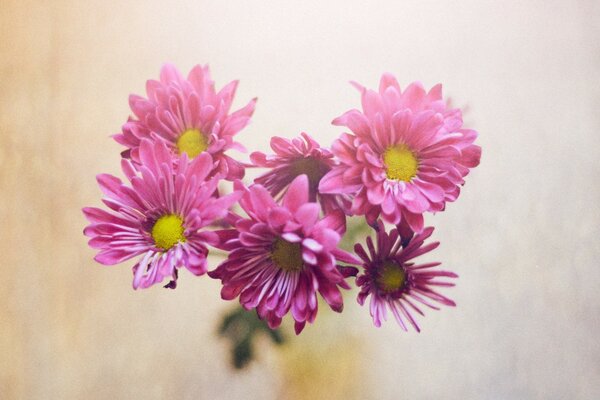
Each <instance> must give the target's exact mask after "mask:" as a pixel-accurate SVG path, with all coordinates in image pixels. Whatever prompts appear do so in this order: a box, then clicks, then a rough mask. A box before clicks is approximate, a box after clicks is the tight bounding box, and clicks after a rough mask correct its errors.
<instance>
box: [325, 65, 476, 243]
mask: <svg viewBox="0 0 600 400" xmlns="http://www.w3.org/2000/svg"><path fill="white" fill-rule="evenodd" d="M355 86H357V87H358V88H359V90H360V91H361V93H362V108H363V110H362V111H359V110H350V111H348V112H346V113H345V114H343V115H342V116H340V117H338V118H336V119H335V120H334V121H333V124H334V125H344V126H346V127H348V128H349V129H350V130H351V131H352V132H353V134H349V133H343V134H342V135H341V137H340V138H339V139H337V140H336V141H335V142H334V144H333V146H332V151H333V153H334V154H335V155H336V156H337V157H338V158H339V160H340V165H339V166H336V167H334V168H333V169H332V170H331V171H330V172H329V173H328V174H327V175H325V176H324V177H323V178H322V179H321V182H320V184H319V190H320V192H321V193H331V194H353V195H355V197H354V201H353V203H352V213H354V214H356V215H365V216H366V218H367V221H368V222H369V223H370V224H371V225H374V224H375V221H376V220H377V218H379V216H381V217H382V218H383V219H384V220H385V221H387V222H390V223H393V224H400V223H404V224H405V225H408V226H410V228H411V229H412V230H413V231H416V232H418V231H420V230H422V229H423V213H424V212H427V211H432V212H435V211H441V210H443V209H444V208H445V204H446V202H448V201H454V200H456V198H457V197H458V195H459V193H460V185H463V184H464V179H463V178H464V177H465V176H466V175H467V174H468V173H469V168H473V167H476V166H477V165H478V164H479V159H480V156H481V148H480V147H479V146H477V145H474V144H473V142H474V140H475V138H476V137H477V132H476V131H474V130H471V129H464V128H462V117H461V112H460V110H457V109H449V108H447V106H446V103H445V102H444V100H443V99H442V91H441V85H437V86H435V87H434V88H433V89H431V90H430V91H429V92H426V91H425V90H424V89H423V86H422V85H421V84H420V83H413V84H411V85H409V86H408V87H407V88H406V90H404V91H403V92H402V91H401V90H400V86H399V85H398V82H397V81H396V79H395V78H394V77H393V76H391V75H389V74H385V75H383V77H382V78H381V83H380V86H379V92H376V91H373V90H368V89H366V88H364V87H362V86H360V85H358V84H355ZM402 220H404V222H402Z"/></svg>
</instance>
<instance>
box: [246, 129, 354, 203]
mask: <svg viewBox="0 0 600 400" xmlns="http://www.w3.org/2000/svg"><path fill="white" fill-rule="evenodd" d="M271 148H272V149H273V151H274V152H275V154H273V155H266V154H264V153H261V152H259V151H255V152H253V153H252V154H251V155H250V160H252V163H253V164H254V165H255V166H258V167H265V168H271V170H270V171H268V172H266V173H265V174H263V175H261V176H259V177H258V178H256V179H255V180H254V182H255V183H258V184H260V185H262V186H264V187H265V188H266V189H267V190H268V191H269V192H271V194H272V195H273V197H280V195H282V194H283V193H284V192H285V190H286V189H287V188H288V186H289V185H290V183H291V182H292V181H293V180H294V179H295V178H296V177H297V176H299V175H302V174H304V175H306V176H307V177H308V199H309V201H311V202H316V201H318V202H319V203H320V204H321V207H322V208H323V212H324V213H325V214H328V213H329V212H331V211H334V210H344V211H345V210H347V211H349V209H350V200H349V197H348V196H347V195H335V194H322V193H319V182H320V181H321V178H322V177H323V176H324V175H325V174H326V173H328V172H329V171H331V169H332V168H333V167H334V166H335V165H337V162H336V161H335V159H334V156H333V153H332V152H331V151H329V150H328V149H325V148H323V147H321V146H320V145H319V143H317V142H316V141H315V140H314V139H313V138H312V137H310V136H309V135H308V134H307V133H304V132H302V133H301V137H296V138H293V139H292V140H289V139H285V138H281V137H277V136H274V137H273V138H271Z"/></svg>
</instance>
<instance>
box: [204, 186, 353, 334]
mask: <svg viewBox="0 0 600 400" xmlns="http://www.w3.org/2000/svg"><path fill="white" fill-rule="evenodd" d="M238 186H239V184H238ZM245 191H246V193H245V195H244V197H243V198H242V199H241V200H240V205H241V206H242V208H243V209H244V211H245V212H246V213H247V214H248V218H240V219H239V220H238V221H237V222H236V223H235V228H234V229H230V230H224V231H221V232H220V235H221V238H222V244H221V246H220V247H221V248H223V249H224V250H228V251H230V253H229V256H228V258H227V260H226V261H225V262H223V263H222V264H221V265H219V267H218V268H217V269H216V270H214V271H211V272H209V276H211V277H213V278H217V279H220V280H221V281H222V283H223V288H222V290H221V297H222V298H223V299H225V300H232V299H234V298H236V297H237V296H239V298H240V303H241V304H242V306H243V307H244V308H245V309H246V310H251V309H256V312H257V314H258V316H259V317H260V318H261V319H265V320H266V321H267V323H268V325H269V327H271V328H276V327H278V326H279V324H280V323H281V320H282V318H283V316H284V315H286V314H287V313H288V312H289V311H291V314H292V317H293V319H294V320H295V330H296V333H297V334H298V333H300V332H301V331H302V329H303V328H304V326H305V324H306V322H309V323H312V322H313V321H314V320H315V318H316V316H317V308H318V301H317V292H318V293H320V294H321V296H322V297H323V299H324V300H325V302H326V303H327V304H328V305H329V306H330V307H331V308H332V309H333V310H334V311H337V312H341V311H342V307H343V299H342V295H341V293H340V288H344V289H349V288H350V287H349V285H348V284H347V283H346V282H345V281H344V278H345V277H346V276H348V275H350V274H351V273H352V271H355V269H354V268H351V267H341V266H338V265H337V263H338V262H339V261H343V262H349V263H354V264H356V263H358V262H359V260H357V259H356V258H355V257H354V256H352V255H351V254H349V253H347V252H345V251H343V250H341V249H339V248H338V242H339V241H340V233H339V230H340V229H342V226H343V215H342V214H341V212H339V211H338V212H332V213H331V214H329V215H328V216H326V217H325V218H323V219H319V205H318V204H317V203H312V202H309V201H308V200H309V180H308V178H307V177H306V175H300V176H298V177H297V178H296V179H294V181H293V182H292V183H291V184H290V187H289V188H288V190H287V192H286V193H285V195H284V196H283V199H282V204H281V205H279V204H277V202H276V201H275V200H274V199H273V197H272V196H271V195H270V194H269V192H268V191H267V189H265V188H264V187H263V186H261V185H257V184H255V185H252V186H250V188H248V189H245Z"/></svg>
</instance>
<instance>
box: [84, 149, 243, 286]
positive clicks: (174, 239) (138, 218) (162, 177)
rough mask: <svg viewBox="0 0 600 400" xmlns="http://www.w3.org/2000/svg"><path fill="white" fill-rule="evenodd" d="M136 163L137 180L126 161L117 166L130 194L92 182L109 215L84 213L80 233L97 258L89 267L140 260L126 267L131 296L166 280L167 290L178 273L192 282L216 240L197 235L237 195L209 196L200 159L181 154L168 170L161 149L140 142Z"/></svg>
mask: <svg viewBox="0 0 600 400" xmlns="http://www.w3.org/2000/svg"><path fill="white" fill-rule="evenodd" d="M139 156H140V165H139V166H138V169H139V172H138V171H137V170H136V169H134V168H133V165H132V163H131V162H130V160H126V159H123V160H122V164H121V165H122V168H123V172H124V173H125V175H126V176H127V178H128V179H129V180H130V181H131V186H127V185H125V184H123V183H122V182H121V180H120V179H118V178H116V177H114V176H111V175H107V174H101V175H98V183H99V184H100V188H101V189H102V191H103V192H104V195H105V198H104V199H103V202H104V203H105V204H106V205H107V206H108V207H109V208H110V209H111V210H112V211H105V210H102V209H99V208H95V207H87V208H84V209H83V212H84V214H85V216H86V218H87V219H88V221H89V222H90V225H88V226H87V227H86V228H85V230H84V233H85V235H87V236H89V237H91V239H90V241H89V245H90V246H91V247H92V248H95V249H99V250H100V251H99V252H98V254H97V255H96V256H95V257H94V259H95V260H96V261H98V262H99V263H101V264H105V265H113V264H118V263H120V262H123V261H125V260H129V259H130V258H133V257H136V256H141V258H140V260H139V262H138V263H137V264H135V266H134V267H133V275H134V278H133V287H134V289H137V288H140V287H141V288H147V287H149V286H151V285H153V284H155V283H159V282H162V281H163V279H164V278H166V277H169V278H170V279H171V282H170V283H169V284H167V287H170V288H174V287H175V286H176V281H177V269H178V268H180V267H185V268H187V269H188V270H189V271H190V272H192V273H193V274H194V275H202V274H204V273H205V272H206V255H207V253H208V249H207V248H206V244H216V243H217V242H218V240H219V238H218V236H217V234H216V233H214V232H210V231H203V230H202V228H203V227H205V226H207V225H209V224H210V223H212V222H213V221H214V220H215V219H217V218H222V217H223V216H225V215H226V214H227V212H228V209H229V208H230V206H231V205H232V204H233V203H235V202H236V201H237V200H238V199H239V197H240V196H241V194H242V193H241V192H237V193H233V194H230V195H227V196H222V197H219V198H216V197H214V196H212V194H213V193H214V191H215V189H216V187H217V183H218V180H219V179H220V176H215V177H213V178H211V179H208V180H206V178H207V176H208V175H209V174H210V173H211V171H212V167H213V162H212V157H211V156H210V154H208V153H203V154H199V155H198V157H196V158H194V159H193V160H192V161H191V162H189V163H188V160H187V155H186V154H182V155H181V156H180V158H179V160H178V161H179V162H177V163H173V161H172V154H171V152H170V151H169V149H168V148H167V146H166V145H165V143H163V142H150V141H149V140H147V139H143V140H142V141H141V144H140V152H139Z"/></svg>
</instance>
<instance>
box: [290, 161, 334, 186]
mask: <svg viewBox="0 0 600 400" xmlns="http://www.w3.org/2000/svg"><path fill="white" fill-rule="evenodd" d="M325 172H326V171H324V170H323V166H322V165H321V163H320V162H319V161H318V160H315V159H314V158H311V157H308V158H301V159H299V160H297V161H294V163H293V164H292V173H293V174H294V175H296V176H298V175H302V174H305V175H306V176H307V177H308V184H309V186H310V188H311V189H316V188H318V187H319V181H320V180H321V178H322V177H323V175H325Z"/></svg>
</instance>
